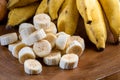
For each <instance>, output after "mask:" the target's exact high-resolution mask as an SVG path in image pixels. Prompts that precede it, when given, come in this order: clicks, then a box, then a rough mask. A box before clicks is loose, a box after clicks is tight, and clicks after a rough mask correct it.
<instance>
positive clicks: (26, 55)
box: [18, 47, 35, 64]
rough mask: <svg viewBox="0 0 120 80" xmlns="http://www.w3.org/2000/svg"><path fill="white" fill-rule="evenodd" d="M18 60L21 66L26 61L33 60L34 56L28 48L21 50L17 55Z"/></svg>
mask: <svg viewBox="0 0 120 80" xmlns="http://www.w3.org/2000/svg"><path fill="white" fill-rule="evenodd" d="M18 59H19V62H20V63H21V64H23V63H24V62H25V60H27V59H35V54H34V52H33V50H32V48H30V47H24V48H22V49H21V50H20V51H19V53H18Z"/></svg>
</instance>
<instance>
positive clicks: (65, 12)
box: [57, 0, 79, 35]
mask: <svg viewBox="0 0 120 80" xmlns="http://www.w3.org/2000/svg"><path fill="white" fill-rule="evenodd" d="M75 3H76V0H65V2H64V3H63V5H62V8H61V10H60V14H59V17H58V20H57V27H58V32H60V31H64V32H66V33H67V34H70V35H73V34H74V33H75V30H76V27H77V23H78V19H79V12H78V10H77V7H76V5H75Z"/></svg>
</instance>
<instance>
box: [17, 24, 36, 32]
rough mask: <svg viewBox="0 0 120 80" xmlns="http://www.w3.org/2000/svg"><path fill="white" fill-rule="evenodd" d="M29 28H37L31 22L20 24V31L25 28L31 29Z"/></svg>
mask: <svg viewBox="0 0 120 80" xmlns="http://www.w3.org/2000/svg"><path fill="white" fill-rule="evenodd" d="M29 28H31V29H33V30H34V29H35V28H34V26H33V25H32V24H31V23H21V24H20V25H19V33H20V32H21V31H22V30H24V29H29Z"/></svg>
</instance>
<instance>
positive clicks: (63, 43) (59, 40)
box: [55, 35, 69, 50]
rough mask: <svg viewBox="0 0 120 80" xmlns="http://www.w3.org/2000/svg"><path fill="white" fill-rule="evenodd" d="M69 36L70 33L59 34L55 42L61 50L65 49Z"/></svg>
mask: <svg viewBox="0 0 120 80" xmlns="http://www.w3.org/2000/svg"><path fill="white" fill-rule="evenodd" d="M68 38H69V36H68V35H59V36H58V38H57V39H56V42H55V43H56V47H57V48H58V49H60V50H64V49H65V48H66V45H67V41H68Z"/></svg>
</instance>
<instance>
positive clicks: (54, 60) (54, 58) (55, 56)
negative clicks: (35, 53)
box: [43, 51, 61, 66]
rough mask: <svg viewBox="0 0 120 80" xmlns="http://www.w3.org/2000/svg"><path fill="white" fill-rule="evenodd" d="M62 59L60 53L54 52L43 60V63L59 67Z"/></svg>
mask: <svg viewBox="0 0 120 80" xmlns="http://www.w3.org/2000/svg"><path fill="white" fill-rule="evenodd" d="M60 59H61V52H60V51H52V52H51V53H50V54H49V55H48V56H46V57H44V58H43V61H44V63H45V64H46V65H48V66H53V65H58V64H59V61H60Z"/></svg>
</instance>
